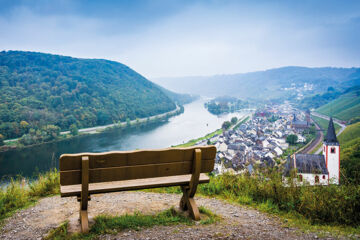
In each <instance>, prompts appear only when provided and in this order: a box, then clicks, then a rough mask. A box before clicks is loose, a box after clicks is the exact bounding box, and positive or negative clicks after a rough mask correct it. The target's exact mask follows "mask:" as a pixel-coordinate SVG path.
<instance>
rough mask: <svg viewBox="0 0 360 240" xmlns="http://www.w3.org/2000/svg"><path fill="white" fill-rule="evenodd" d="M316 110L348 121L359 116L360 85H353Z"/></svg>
mask: <svg viewBox="0 0 360 240" xmlns="http://www.w3.org/2000/svg"><path fill="white" fill-rule="evenodd" d="M316 112H319V113H321V114H325V115H328V116H330V115H331V116H333V117H335V118H338V119H340V120H344V121H349V120H351V119H352V118H355V117H359V116H360V87H354V88H351V89H349V90H348V91H346V92H345V93H344V94H342V95H340V96H339V97H338V98H336V99H335V100H333V101H331V102H329V103H327V104H325V105H323V106H321V107H319V108H318V109H317V110H316Z"/></svg>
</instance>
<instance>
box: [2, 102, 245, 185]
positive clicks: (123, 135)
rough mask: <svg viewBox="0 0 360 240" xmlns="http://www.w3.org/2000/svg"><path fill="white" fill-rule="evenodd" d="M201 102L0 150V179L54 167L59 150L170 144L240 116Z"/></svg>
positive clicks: (125, 148) (207, 131) (199, 134)
mask: <svg viewBox="0 0 360 240" xmlns="http://www.w3.org/2000/svg"><path fill="white" fill-rule="evenodd" d="M205 101H206V100H205V99H199V100H196V101H194V102H192V103H190V104H186V105H185V106H184V113H182V114H181V115H178V116H174V117H171V118H170V119H168V120H167V121H164V122H160V123H152V124H149V125H146V126H142V127H134V128H130V129H114V130H111V131H106V132H104V133H100V134H92V135H85V136H79V137H76V138H71V139H69V140H64V141H59V142H53V143H47V144H42V145H38V146H34V147H29V148H23V149H17V150H11V151H7V152H2V153H0V179H2V180H5V181H6V179H8V178H9V177H13V176H16V175H21V176H24V177H33V176H34V175H36V173H38V172H44V171H46V170H49V169H50V168H53V167H57V166H58V164H59V162H58V159H59V156H60V155H61V154H63V153H79V152H105V151H114V150H134V149H152V148H166V147H170V146H172V145H177V144H181V143H184V142H187V141H189V140H191V139H194V138H199V137H202V136H204V135H206V134H207V133H210V132H212V131H214V130H216V129H218V128H220V127H221V124H222V123H223V122H224V121H226V120H230V119H231V117H233V116H237V117H239V118H240V117H242V116H244V113H242V112H237V113H231V114H226V115H221V116H215V115H212V114H210V113H209V112H208V111H207V110H206V109H205V108H204V103H205Z"/></svg>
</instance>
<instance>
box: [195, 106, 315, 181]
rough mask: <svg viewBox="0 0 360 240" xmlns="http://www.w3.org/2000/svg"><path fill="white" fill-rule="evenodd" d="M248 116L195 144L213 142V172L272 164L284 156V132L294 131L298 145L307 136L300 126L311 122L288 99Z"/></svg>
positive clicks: (233, 171)
mask: <svg viewBox="0 0 360 240" xmlns="http://www.w3.org/2000/svg"><path fill="white" fill-rule="evenodd" d="M248 116H249V118H248V120H247V121H245V122H243V123H241V124H238V125H235V126H233V127H232V128H229V129H228V130H226V131H223V133H222V134H220V135H215V136H213V137H212V138H210V139H205V140H202V141H199V142H198V143H197V144H196V145H207V144H208V143H209V142H210V143H211V144H213V145H215V146H216V148H217V150H218V151H217V154H216V160H215V161H216V163H215V169H214V173H215V174H222V173H225V172H228V171H230V172H232V173H235V174H237V173H243V172H249V173H252V171H253V170H254V167H260V168H262V167H274V166H276V165H278V164H280V163H283V161H284V159H285V158H286V157H287V156H285V153H286V152H285V151H286V150H287V149H288V148H289V143H288V142H287V141H286V139H287V136H289V135H295V136H296V142H295V144H297V145H298V146H299V145H300V146H301V143H302V144H305V143H306V142H307V138H309V136H306V134H305V133H308V131H304V130H305V129H309V127H310V126H311V122H310V113H309V112H306V113H305V112H300V111H297V110H296V109H294V108H292V106H291V105H290V104H289V103H288V102H285V103H284V104H281V105H267V106H265V108H264V109H263V110H261V111H259V110H258V111H256V112H253V113H251V114H249V115H248ZM309 140H310V139H308V141H309ZM282 160H283V161H282ZM285 161H286V159H285Z"/></svg>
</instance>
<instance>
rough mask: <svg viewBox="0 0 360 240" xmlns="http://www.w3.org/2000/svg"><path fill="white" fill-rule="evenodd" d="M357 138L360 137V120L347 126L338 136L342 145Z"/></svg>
mask: <svg viewBox="0 0 360 240" xmlns="http://www.w3.org/2000/svg"><path fill="white" fill-rule="evenodd" d="M356 138H360V122H358V123H355V124H351V125H349V126H347V128H346V129H345V130H344V131H343V132H342V133H341V134H340V136H339V137H338V140H339V142H340V144H341V145H346V144H347V143H348V142H350V141H352V140H354V139H356Z"/></svg>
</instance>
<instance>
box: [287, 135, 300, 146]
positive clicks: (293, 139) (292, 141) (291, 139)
mask: <svg viewBox="0 0 360 240" xmlns="http://www.w3.org/2000/svg"><path fill="white" fill-rule="evenodd" d="M297 140H298V136H296V135H294V134H290V135H289V136H287V137H286V142H287V143H289V144H292V145H294V144H295V143H296V142H297Z"/></svg>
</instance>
